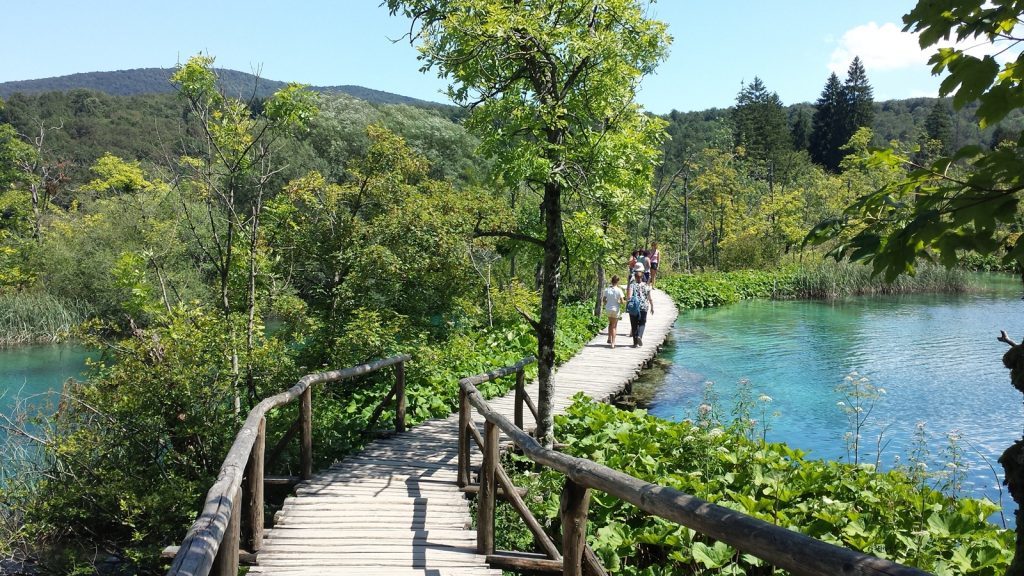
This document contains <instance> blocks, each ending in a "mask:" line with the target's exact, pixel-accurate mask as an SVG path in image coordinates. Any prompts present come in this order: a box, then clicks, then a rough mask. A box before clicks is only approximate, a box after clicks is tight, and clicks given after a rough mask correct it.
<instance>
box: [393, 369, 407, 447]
mask: <svg viewBox="0 0 1024 576" xmlns="http://www.w3.org/2000/svg"><path fill="white" fill-rule="evenodd" d="M395 430H397V431H399V432H405V362H399V363H398V364H397V365H396V366H395Z"/></svg>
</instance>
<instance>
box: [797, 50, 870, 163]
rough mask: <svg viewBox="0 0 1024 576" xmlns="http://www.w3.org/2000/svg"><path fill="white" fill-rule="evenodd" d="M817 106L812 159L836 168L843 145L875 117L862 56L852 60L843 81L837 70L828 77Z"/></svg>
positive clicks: (812, 136)
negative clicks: (840, 81)
mask: <svg viewBox="0 0 1024 576" xmlns="http://www.w3.org/2000/svg"><path fill="white" fill-rule="evenodd" d="M815 107H816V110H815V112H814V119H813V121H812V125H813V126H812V129H811V159H812V160H814V161H815V162H817V163H818V164H821V165H822V166H824V167H825V168H828V169H829V170H832V171H833V172H834V171H836V170H838V169H839V162H840V161H841V160H842V159H843V155H844V153H843V151H842V147H843V146H845V145H846V143H847V142H849V140H850V138H851V137H852V136H853V134H854V133H855V132H856V131H857V130H858V129H859V128H862V127H865V126H867V127H870V126H871V122H872V121H874V119H875V101H874V98H873V96H872V89H871V84H869V83H868V76H867V72H865V70H864V65H863V64H862V63H861V61H860V57H856V58H854V59H853V62H851V63H850V68H849V69H848V70H847V73H846V82H844V83H843V84H840V83H839V77H838V76H836V75H835V73H832V74H831V75H830V76H829V77H828V81H827V82H826V84H825V89H824V90H823V91H822V93H821V97H820V98H818V101H817V102H816V103H815Z"/></svg>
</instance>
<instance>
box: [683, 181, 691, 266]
mask: <svg viewBox="0 0 1024 576" xmlns="http://www.w3.org/2000/svg"><path fill="white" fill-rule="evenodd" d="M683 253H684V254H685V255H686V271H687V273H689V272H692V270H691V268H690V182H689V180H688V179H684V180H683Z"/></svg>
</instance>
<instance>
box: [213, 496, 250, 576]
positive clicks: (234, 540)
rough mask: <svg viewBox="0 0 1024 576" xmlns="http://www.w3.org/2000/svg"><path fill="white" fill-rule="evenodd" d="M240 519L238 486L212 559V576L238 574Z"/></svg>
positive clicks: (240, 506)
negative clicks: (221, 536) (228, 516)
mask: <svg viewBox="0 0 1024 576" xmlns="http://www.w3.org/2000/svg"><path fill="white" fill-rule="evenodd" d="M241 520H242V489H241V487H239V489H238V490H236V491H235V494H234V502H233V503H232V505H231V518H230V519H229V520H228V525H227V527H226V528H225V529H224V538H223V539H222V540H221V541H220V547H219V548H217V557H216V558H214V559H213V567H212V568H211V569H210V574H212V575H213V576H236V575H237V574H238V538H239V536H240V534H241V531H240V530H239V528H240V527H239V524H241Z"/></svg>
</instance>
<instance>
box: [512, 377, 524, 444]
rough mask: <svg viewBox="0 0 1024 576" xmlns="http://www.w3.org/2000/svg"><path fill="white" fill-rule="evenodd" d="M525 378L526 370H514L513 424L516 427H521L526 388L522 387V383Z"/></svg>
mask: <svg viewBox="0 0 1024 576" xmlns="http://www.w3.org/2000/svg"><path fill="white" fill-rule="evenodd" d="M525 380H526V372H525V371H523V370H518V371H516V403H515V416H514V418H515V424H516V428H519V429H520V430H522V429H523V402H524V400H523V397H524V396H526V390H524V389H523V383H524V381H525Z"/></svg>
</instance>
